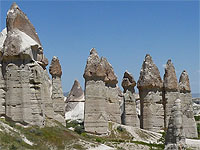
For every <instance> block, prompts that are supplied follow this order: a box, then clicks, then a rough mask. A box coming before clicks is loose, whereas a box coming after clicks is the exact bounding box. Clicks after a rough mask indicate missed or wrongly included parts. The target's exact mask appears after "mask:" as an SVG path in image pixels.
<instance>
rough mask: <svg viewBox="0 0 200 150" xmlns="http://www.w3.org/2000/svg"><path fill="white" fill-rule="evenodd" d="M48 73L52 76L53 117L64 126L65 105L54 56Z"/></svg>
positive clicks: (58, 67) (60, 73) (57, 65)
mask: <svg viewBox="0 0 200 150" xmlns="http://www.w3.org/2000/svg"><path fill="white" fill-rule="evenodd" d="M49 72H50V74H51V75H52V95H51V98H52V100H53V109H54V112H55V113H54V116H55V118H54V119H56V120H57V121H59V122H61V123H63V125H65V119H64V117H65V103H64V95H63V90H62V84H61V75H62V69H61V65H60V61H59V59H58V57H56V56H54V57H53V59H52V61H51V65H50V67H49Z"/></svg>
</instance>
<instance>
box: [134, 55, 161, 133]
mask: <svg viewBox="0 0 200 150" xmlns="http://www.w3.org/2000/svg"><path fill="white" fill-rule="evenodd" d="M137 87H138V89H139V95H140V113H141V116H140V127H141V128H142V129H146V130H150V131H156V132H158V131H160V130H161V129H163V127H164V108H163V102H162V87H163V83H162V80H161V77H160V72H159V70H158V68H157V66H156V65H155V64H154V63H153V60H152V58H151V56H150V55H148V54H147V55H146V57H145V60H144V62H143V65H142V69H141V71H140V77H139V80H138V82H137Z"/></svg>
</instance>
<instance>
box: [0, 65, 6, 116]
mask: <svg viewBox="0 0 200 150" xmlns="http://www.w3.org/2000/svg"><path fill="white" fill-rule="evenodd" d="M5 94H6V91H5V80H4V78H3V75H2V65H1V64H0V116H5V111H6V109H5V104H6V102H5Z"/></svg>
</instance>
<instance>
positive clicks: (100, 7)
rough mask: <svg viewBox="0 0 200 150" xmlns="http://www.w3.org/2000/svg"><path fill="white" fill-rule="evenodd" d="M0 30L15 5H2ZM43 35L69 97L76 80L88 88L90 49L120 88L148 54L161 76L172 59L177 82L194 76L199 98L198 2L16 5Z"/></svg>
mask: <svg viewBox="0 0 200 150" xmlns="http://www.w3.org/2000/svg"><path fill="white" fill-rule="evenodd" d="M0 3H1V5H0V6H1V9H0V13H1V14H0V17H1V18H0V19H1V22H0V28H1V30H2V29H3V28H5V26H6V23H5V22H6V13H7V11H8V9H9V8H10V6H11V4H12V1H1V2H0ZM17 4H18V5H19V7H20V8H21V9H22V10H23V11H24V12H25V13H26V14H27V16H28V18H29V19H30V21H31V22H32V23H33V25H34V27H35V28H36V31H37V32H38V35H39V38H40V41H41V43H42V45H43V48H44V53H45V55H46V57H47V58H48V60H49V62H50V61H51V59H52V57H53V56H54V55H55V56H58V57H59V59H60V62H61V65H62V69H63V76H62V85H63V89H64V91H65V92H67V91H69V90H70V89H71V86H72V84H73V82H74V80H75V79H78V80H79V81H80V83H81V85H82V87H83V88H84V79H83V73H84V68H85V65H86V61H87V58H88V56H89V50H90V49H91V48H92V47H95V48H96V49H97V51H98V53H99V55H100V56H104V57H106V58H107V59H108V61H109V62H110V63H111V64H112V66H113V68H114V71H115V73H116V75H117V76H118V80H119V83H118V84H119V86H120V87H121V80H122V77H123V73H124V71H125V70H128V71H129V72H131V73H132V74H133V76H134V78H135V80H136V81H137V80H138V78H139V73H140V69H141V66H142V63H143V60H144V57H145V55H146V54H147V53H149V54H150V55H151V56H152V58H153V60H154V63H155V64H156V65H157V66H158V68H159V70H160V73H161V77H163V75H164V68H163V66H164V64H165V63H166V62H167V60H168V59H172V62H173V63H174V66H175V68H176V74H177V78H178V79H179V76H180V74H181V72H182V71H183V70H184V69H185V70H187V71H188V73H189V77H190V84H191V88H192V93H200V55H199V2H198V1H190V2H189V1H23V2H22V1H17Z"/></svg>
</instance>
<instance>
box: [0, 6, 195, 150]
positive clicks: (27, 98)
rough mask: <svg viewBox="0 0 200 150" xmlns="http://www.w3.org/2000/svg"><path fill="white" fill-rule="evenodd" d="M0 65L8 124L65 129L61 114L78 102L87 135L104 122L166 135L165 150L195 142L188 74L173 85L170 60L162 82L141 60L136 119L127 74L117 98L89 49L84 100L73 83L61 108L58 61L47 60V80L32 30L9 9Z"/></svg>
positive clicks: (107, 68)
mask: <svg viewBox="0 0 200 150" xmlns="http://www.w3.org/2000/svg"><path fill="white" fill-rule="evenodd" d="M0 62H1V64H0V67H1V68H0V78H1V80H0V116H5V118H6V119H8V120H12V121H15V122H19V123H21V124H24V125H38V126H44V125H45V124H46V122H47V121H48V120H57V121H59V122H61V123H62V124H65V119H67V118H65V111H68V109H69V110H70V107H73V106H72V105H77V103H80V102H82V103H85V109H84V128H85V131H87V132H90V133H97V134H106V133H107V131H108V122H109V121H112V122H117V123H119V124H124V125H128V126H133V127H140V128H142V129H146V130H150V131H154V132H160V131H161V130H166V131H167V136H166V149H170V148H171V149H173V148H175V147H177V146H179V147H180V146H183V145H184V141H185V138H186V137H188V138H195V137H197V136H198V135H197V129H196V123H195V120H194V115H193V108H192V96H191V89H190V83H189V77H188V74H187V72H186V71H183V72H182V74H181V76H180V79H179V82H178V81H177V77H176V73H175V68H174V66H173V63H172V62H171V60H168V61H167V64H166V67H165V74H164V78H163V80H162V79H161V77H160V72H159V70H158V68H157V66H156V65H155V64H154V63H153V60H152V57H151V56H150V55H146V57H145V59H144V62H143V64H142V68H141V72H140V77H139V80H138V81H137V88H138V89H139V96H140V115H138V113H137V112H136V98H135V96H134V93H135V90H134V87H135V86H136V81H135V80H134V77H133V76H132V75H131V74H130V73H129V72H128V71H126V72H125V73H124V77H123V80H122V83H121V85H122V87H123V92H121V90H120V89H119V87H118V85H117V83H118V79H117V76H116V75H115V73H114V70H113V68H112V66H111V64H110V63H109V62H108V61H107V59H106V58H104V57H101V58H99V56H98V54H97V52H96V50H95V49H94V48H93V49H91V51H90V55H89V58H88V59H87V64H86V67H85V71H84V75H83V77H84V79H85V91H84V94H83V93H82V89H81V87H80V84H79V83H78V81H75V85H74V87H73V88H72V89H73V90H72V91H71V92H70V94H69V96H68V98H67V100H66V101H65V102H67V103H66V108H65V102H64V96H63V91H62V87H61V75H62V70H61V66H60V63H59V60H58V58H57V57H53V59H52V62H51V65H50V68H49V72H50V74H51V75H52V79H50V78H49V75H48V72H47V69H46V66H47V65H48V60H47V59H46V58H45V56H44V54H43V48H42V45H41V43H40V40H39V38H38V35H37V33H36V31H35V28H34V27H33V25H32V24H31V22H30V21H29V19H28V18H27V16H26V15H25V14H24V13H23V12H22V11H21V10H20V8H19V7H18V6H17V5H16V3H13V5H12V6H11V8H10V9H9V11H8V13H7V19H6V29H5V30H3V32H2V33H1V35H0ZM70 102H71V105H70ZM65 109H66V110H65Z"/></svg>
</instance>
